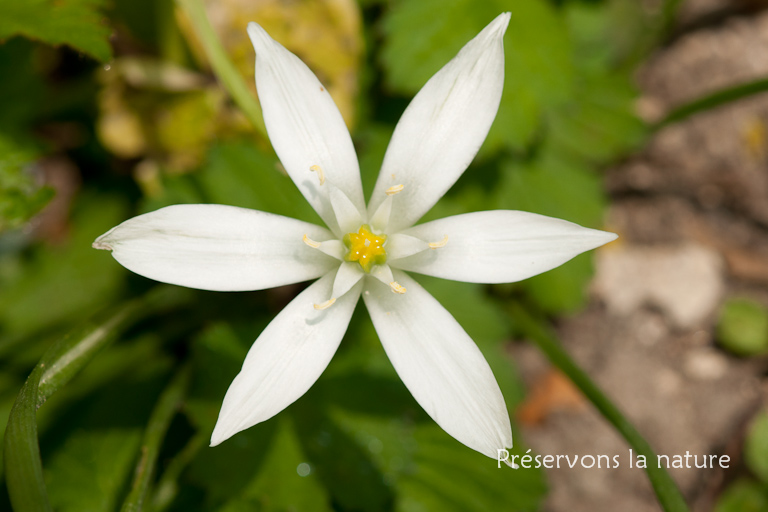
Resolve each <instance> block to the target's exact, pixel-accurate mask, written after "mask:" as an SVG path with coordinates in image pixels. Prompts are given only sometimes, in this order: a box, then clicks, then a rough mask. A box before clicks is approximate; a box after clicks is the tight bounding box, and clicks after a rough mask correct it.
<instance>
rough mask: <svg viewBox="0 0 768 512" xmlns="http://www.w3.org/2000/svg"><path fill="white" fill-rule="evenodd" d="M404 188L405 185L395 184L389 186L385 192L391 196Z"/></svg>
mask: <svg viewBox="0 0 768 512" xmlns="http://www.w3.org/2000/svg"><path fill="white" fill-rule="evenodd" d="M404 188H405V185H395V186H394V187H389V188H388V189H387V190H385V192H386V193H387V195H388V196H393V195H395V194H397V193H398V192H400V191H401V190H403V189H404Z"/></svg>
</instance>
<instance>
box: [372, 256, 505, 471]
mask: <svg viewBox="0 0 768 512" xmlns="http://www.w3.org/2000/svg"><path fill="white" fill-rule="evenodd" d="M394 277H395V279H396V280H397V281H398V282H399V283H400V284H402V285H404V286H405V288H406V289H407V290H408V291H407V292H406V293H405V294H402V295H399V294H394V293H392V291H391V290H390V289H389V288H388V287H387V286H386V285H383V284H381V283H379V282H378V281H377V280H375V279H367V280H366V284H365V292H364V293H363V299H364V300H365V305H366V307H367V308H368V311H369V313H370V315H371V319H372V320H373V325H374V327H376V332H377V333H378V334H379V338H381V343H382V345H384V350H386V352H387V356H389V359H390V361H392V365H393V366H394V367H395V370H396V371H397V373H398V375H400V378H401V379H402V380H403V382H404V383H405V385H406V387H408V389H409V390H410V392H411V394H413V397H414V398H415V399H416V401H417V402H418V403H419V405H421V406H422V407H423V408H424V410H425V411H426V412H427V414H429V415H430V416H431V417H432V419H433V420H435V422H436V423H437V424H438V425H440V427H441V428H442V429H443V430H445V431H446V432H447V433H448V434H450V435H451V436H453V437H454V438H456V439H457V440H458V441H460V442H462V443H464V444H465V445H467V446H469V447H470V448H472V449H474V450H477V451H478V452H480V453H482V454H484V455H487V456H488V457H493V458H496V456H497V450H499V449H502V448H509V447H511V446H512V429H511V427H510V423H509V413H508V412H507V407H506V405H505V403H504V397H503V396H502V395H501V390H500V389H499V386H498V384H497V383H496V379H495V378H494V376H493V373H492V372H491V368H490V367H489V366H488V363H487V362H486V361H485V358H484V357H483V355H482V354H481V353H480V350H479V349H478V348H477V345H475V343H474V342H473V341H472V339H471V338H470V337H469V336H468V335H467V333H466V332H464V329H462V328H461V326H460V325H459V324H458V322H456V320H455V319H454V318H453V316H451V314H450V313H449V312H448V311H446V310H445V308H443V307H442V306H441V305H440V304H439V303H438V302H437V300H435V298H434V297H432V295H430V294H429V293H428V292H427V291H426V290H424V289H423V288H422V287H421V286H419V284H418V283H416V282H415V281H414V280H412V279H411V278H409V277H408V276H407V275H406V274H405V273H403V272H398V271H395V272H394Z"/></svg>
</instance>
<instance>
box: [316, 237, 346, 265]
mask: <svg viewBox="0 0 768 512" xmlns="http://www.w3.org/2000/svg"><path fill="white" fill-rule="evenodd" d="M317 250H318V251H321V252H324V253H325V254H327V255H328V256H332V257H334V258H336V259H337V260H343V259H344V253H345V252H347V248H346V247H344V244H343V243H341V240H336V239H333V240H326V241H325V242H323V243H322V244H320V247H318V248H317Z"/></svg>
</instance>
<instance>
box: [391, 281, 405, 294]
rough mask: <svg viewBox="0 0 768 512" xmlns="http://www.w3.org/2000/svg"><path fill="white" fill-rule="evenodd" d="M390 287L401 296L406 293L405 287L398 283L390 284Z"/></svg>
mask: <svg viewBox="0 0 768 512" xmlns="http://www.w3.org/2000/svg"><path fill="white" fill-rule="evenodd" d="M389 287H390V288H392V291H393V292H394V293H399V294H400V295H402V294H404V293H405V286H403V285H401V284H400V283H398V282H397V281H392V282H391V283H389Z"/></svg>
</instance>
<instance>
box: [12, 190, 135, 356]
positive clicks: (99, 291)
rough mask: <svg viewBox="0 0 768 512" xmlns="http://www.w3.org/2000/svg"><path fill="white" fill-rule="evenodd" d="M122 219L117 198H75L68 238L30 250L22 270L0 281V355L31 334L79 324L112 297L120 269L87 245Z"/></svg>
mask: <svg viewBox="0 0 768 512" xmlns="http://www.w3.org/2000/svg"><path fill="white" fill-rule="evenodd" d="M124 219H125V204H124V202H123V201H122V200H121V199H119V198H117V197H110V196H109V195H106V194H104V195H98V196H97V195H93V194H82V195H81V196H80V197H79V198H78V201H77V203H76V207H75V212H74V214H73V218H72V231H71V233H70V237H69V240H67V241H66V243H64V244H62V245H60V246H57V247H42V246H38V247H36V248H35V250H34V252H33V253H32V256H31V257H30V258H29V260H28V261H27V262H26V265H25V266H24V271H23V272H19V273H17V274H15V275H14V276H13V277H11V278H10V279H8V280H7V281H6V282H5V283H3V284H4V286H3V287H2V288H1V289H0V331H1V332H3V334H4V336H3V341H2V343H0V351H4V350H6V349H7V348H8V347H9V345H10V344H12V343H13V342H18V341H19V340H23V339H26V338H29V337H30V336H33V335H35V334H36V333H40V332H42V331H45V330H48V329H52V328H58V327H61V326H69V325H72V324H75V323H76V322H78V321H84V320H85V318H87V317H89V316H91V315H92V314H93V312H94V311H97V310H98V309H100V308H102V307H103V306H104V304H105V303H107V304H108V303H109V302H110V301H111V300H112V299H113V297H115V293H116V292H117V291H118V287H119V285H120V283H121V280H122V277H123V276H125V275H126V274H125V270H124V269H122V268H121V267H120V266H119V265H117V264H116V263H115V261H114V259H113V258H112V257H111V256H110V255H109V254H108V253H106V252H104V251H97V250H95V249H93V248H92V247H91V244H92V243H93V241H94V240H95V239H96V237H98V236H99V235H101V234H103V233H105V232H106V231H107V230H108V229H110V228H112V227H113V226H115V225H117V224H119V223H120V222H121V221H122V220H124ZM63 297H66V299H63ZM41 304H45V307H44V308H41Z"/></svg>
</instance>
